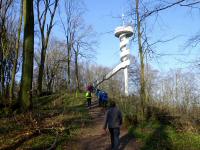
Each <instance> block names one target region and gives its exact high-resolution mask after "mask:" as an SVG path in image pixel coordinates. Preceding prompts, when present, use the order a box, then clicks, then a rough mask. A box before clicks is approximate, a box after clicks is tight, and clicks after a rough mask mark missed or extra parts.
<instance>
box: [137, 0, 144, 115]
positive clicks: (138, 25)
mask: <svg viewBox="0 0 200 150" xmlns="http://www.w3.org/2000/svg"><path fill="white" fill-rule="evenodd" d="M136 16H137V33H138V35H137V36H138V47H139V55H140V65H141V67H140V98H141V107H142V115H143V117H144V114H145V106H146V89H145V88H146V85H145V75H144V69H145V68H144V52H143V48H142V33H141V22H140V14H139V0H136Z"/></svg>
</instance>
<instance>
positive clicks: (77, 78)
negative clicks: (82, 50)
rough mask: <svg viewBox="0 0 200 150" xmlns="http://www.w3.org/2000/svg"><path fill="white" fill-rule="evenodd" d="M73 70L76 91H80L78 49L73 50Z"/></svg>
mask: <svg viewBox="0 0 200 150" xmlns="http://www.w3.org/2000/svg"><path fill="white" fill-rule="evenodd" d="M75 71H76V73H75V74H76V92H80V87H79V76H78V50H77V51H76V52H75Z"/></svg>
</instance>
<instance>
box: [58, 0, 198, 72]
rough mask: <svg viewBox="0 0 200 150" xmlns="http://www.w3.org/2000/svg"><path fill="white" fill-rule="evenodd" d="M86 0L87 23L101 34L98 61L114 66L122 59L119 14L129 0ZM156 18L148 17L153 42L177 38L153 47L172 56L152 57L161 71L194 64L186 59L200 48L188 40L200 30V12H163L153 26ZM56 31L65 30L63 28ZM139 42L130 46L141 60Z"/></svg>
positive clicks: (193, 56)
mask: <svg viewBox="0 0 200 150" xmlns="http://www.w3.org/2000/svg"><path fill="white" fill-rule="evenodd" d="M84 2H85V4H86V7H87V12H86V14H85V16H84V17H85V22H86V23H87V24H91V25H92V26H93V28H94V30H95V31H96V32H97V35H98V42H99V46H98V47H97V49H96V51H97V55H96V58H97V59H96V60H95V61H96V63H97V64H100V65H103V66H108V67H113V66H115V65H116V64H118V63H119V62H120V58H119V54H120V50H119V39H117V38H116V37H115V36H114V29H115V28H116V27H117V26H120V25H121V24H122V20H121V19H119V18H116V17H117V16H120V15H121V14H122V12H123V10H124V9H125V8H126V7H127V3H126V2H127V0H98V1H97V0H84ZM154 20H155V18H154V17H150V18H149V20H148V27H149V29H151V30H152V31H151V32H149V34H148V36H149V39H150V42H152V43H153V42H155V41H157V40H168V39H171V38H173V37H176V38H175V39H174V40H173V41H170V42H167V43H162V44H157V45H156V46H154V47H153V48H154V51H155V52H156V53H161V54H163V53H164V54H170V55H166V56H163V57H157V58H156V59H155V58H154V59H151V61H150V63H151V65H152V66H153V67H154V68H155V69H158V70H160V71H167V70H169V69H173V68H187V67H188V65H190V64H188V63H183V62H187V61H192V60H194V59H195V58H197V57H198V55H199V54H200V49H199V48H192V49H191V48H187V49H185V48H184V45H185V42H186V41H187V39H188V38H190V37H191V36H192V35H194V34H195V33H197V32H198V31H199V30H200V21H199V20H200V13H199V12H198V11H191V10H190V9H186V8H177V7H174V8H171V9H169V10H167V11H163V12H161V13H160V14H159V17H158V20H157V22H156V24H154V25H151V24H152V23H154ZM56 30H57V29H56ZM54 32H55V30H54ZM56 32H57V33H61V32H62V29H60V31H56ZM107 32H109V33H107ZM56 36H57V35H56ZM59 36H60V35H59ZM63 38H64V37H63ZM135 44H136V43H134V44H133V45H132V46H131V48H130V49H131V54H132V55H134V56H135V57H136V58H138V59H139V55H138V50H137V46H136V45H135ZM171 54H173V55H171ZM174 54H175V55H174Z"/></svg>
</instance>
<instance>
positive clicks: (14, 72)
mask: <svg viewBox="0 0 200 150" xmlns="http://www.w3.org/2000/svg"><path fill="white" fill-rule="evenodd" d="M20 5H21V6H20V19H19V26H18V34H17V41H16V48H15V49H16V52H15V58H14V63H13V70H12V80H11V85H10V100H13V91H14V85H15V75H16V72H17V64H18V56H19V48H20V37H21V29H22V17H23V0H21V4H20Z"/></svg>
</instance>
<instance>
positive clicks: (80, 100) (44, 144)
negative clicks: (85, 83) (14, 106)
mask: <svg viewBox="0 0 200 150" xmlns="http://www.w3.org/2000/svg"><path fill="white" fill-rule="evenodd" d="M84 103H85V99H84V97H83V94H80V95H79V96H78V97H77V98H76V97H74V95H69V94H59V95H58V94H57V95H51V96H45V97H42V98H40V99H35V100H34V109H33V111H32V113H27V114H18V115H15V116H12V117H10V118H1V120H0V149H3V148H6V147H9V146H11V145H14V146H16V147H18V148H19V149H27V148H31V149H46V148H49V147H51V145H52V144H53V143H54V142H55V140H56V143H57V149H59V147H60V146H61V145H62V143H64V142H66V141H68V140H70V139H73V137H74V136H76V135H77V134H78V131H79V129H80V128H82V127H84V126H85V125H86V124H87V123H89V122H90V117H89V115H88V110H87V109H86V108H85V106H84ZM32 133H36V134H33V135H32V136H28V138H25V139H23V137H25V136H27V135H31V134H32ZM20 139H22V141H21V142H19V140H20ZM17 143H20V144H19V145H17Z"/></svg>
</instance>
